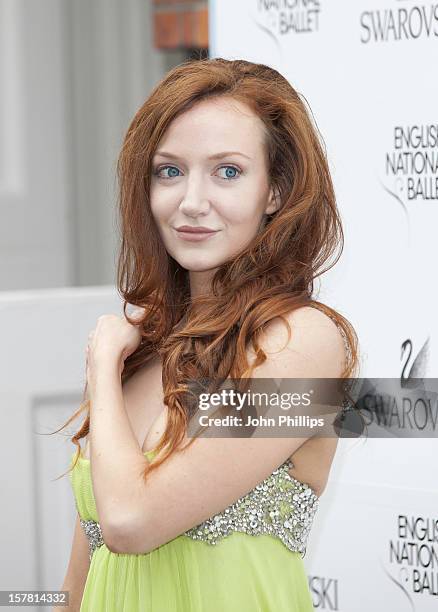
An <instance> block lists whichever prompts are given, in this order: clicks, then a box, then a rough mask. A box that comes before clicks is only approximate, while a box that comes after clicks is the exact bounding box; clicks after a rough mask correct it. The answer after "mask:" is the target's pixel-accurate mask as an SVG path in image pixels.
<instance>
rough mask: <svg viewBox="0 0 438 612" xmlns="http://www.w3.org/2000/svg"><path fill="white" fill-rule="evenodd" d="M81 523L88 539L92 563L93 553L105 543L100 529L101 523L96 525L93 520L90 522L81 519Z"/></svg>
mask: <svg viewBox="0 0 438 612" xmlns="http://www.w3.org/2000/svg"><path fill="white" fill-rule="evenodd" d="M80 523H81V525H82V529H83V530H84V531H85V535H86V536H87V538H88V550H89V555H90V561H91V557H92V556H93V553H94V551H95V550H96V548H97V547H98V546H102V544H103V543H104V542H103V538H102V531H101V529H100V525H99V523H96V521H93V520H91V519H90V520H88V521H85V520H84V519H80Z"/></svg>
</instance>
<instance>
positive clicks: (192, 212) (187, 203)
mask: <svg viewBox="0 0 438 612" xmlns="http://www.w3.org/2000/svg"><path fill="white" fill-rule="evenodd" d="M179 208H180V210H181V212H183V213H184V214H185V215H187V216H188V217H197V216H198V215H205V214H206V213H207V212H208V210H209V208H210V202H209V200H208V198H207V197H206V194H205V193H204V187H203V184H202V179H201V177H196V176H194V175H192V176H190V177H189V178H188V179H187V181H186V183H185V193H184V196H183V199H182V200H181V204H180V206H179Z"/></svg>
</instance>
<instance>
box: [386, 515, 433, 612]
mask: <svg viewBox="0 0 438 612" xmlns="http://www.w3.org/2000/svg"><path fill="white" fill-rule="evenodd" d="M396 520H397V523H396V528H397V533H396V537H395V538H393V539H391V540H390V541H389V552H388V558H387V561H386V562H383V561H382V560H381V559H380V566H381V568H382V570H383V572H384V574H385V575H386V576H387V578H388V580H390V581H391V583H392V584H393V585H394V588H395V589H396V590H397V592H401V593H403V599H404V601H405V606H404V607H402V608H398V610H399V611H400V612H404V610H406V612H408V611H409V612H415V611H416V610H417V606H416V600H417V599H418V597H422V598H423V597H425V598H429V597H432V598H436V597H438V519H437V518H424V517H422V516H407V515H403V514H400V515H398V517H397V519H396Z"/></svg>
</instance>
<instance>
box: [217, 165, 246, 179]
mask: <svg viewBox="0 0 438 612" xmlns="http://www.w3.org/2000/svg"><path fill="white" fill-rule="evenodd" d="M224 169H226V177H225V178H226V179H236V178H238V177H239V176H240V174H241V170H239V168H236V166H221V167H220V168H219V170H224ZM230 169H231V170H232V171H234V172H238V173H239V174H235V175H234V176H233V175H232V176H230V174H229V170H230Z"/></svg>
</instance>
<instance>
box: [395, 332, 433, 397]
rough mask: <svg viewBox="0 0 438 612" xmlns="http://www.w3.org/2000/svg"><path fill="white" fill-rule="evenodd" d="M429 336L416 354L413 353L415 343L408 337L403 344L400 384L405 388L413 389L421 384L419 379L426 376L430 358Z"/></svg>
mask: <svg viewBox="0 0 438 612" xmlns="http://www.w3.org/2000/svg"><path fill="white" fill-rule="evenodd" d="M429 342H430V337H429V336H428V337H427V339H426V341H425V342H424V344H423V345H422V347H421V348H420V350H419V351H418V353H417V354H416V355H412V351H413V343H412V340H411V339H410V338H407V339H406V340H405V341H404V342H402V345H401V359H402V371H401V375H400V386H401V387H402V388H403V389H413V388H415V387H417V386H418V385H419V379H422V378H424V377H425V376H426V372H427V365H428V359H429Z"/></svg>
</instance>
